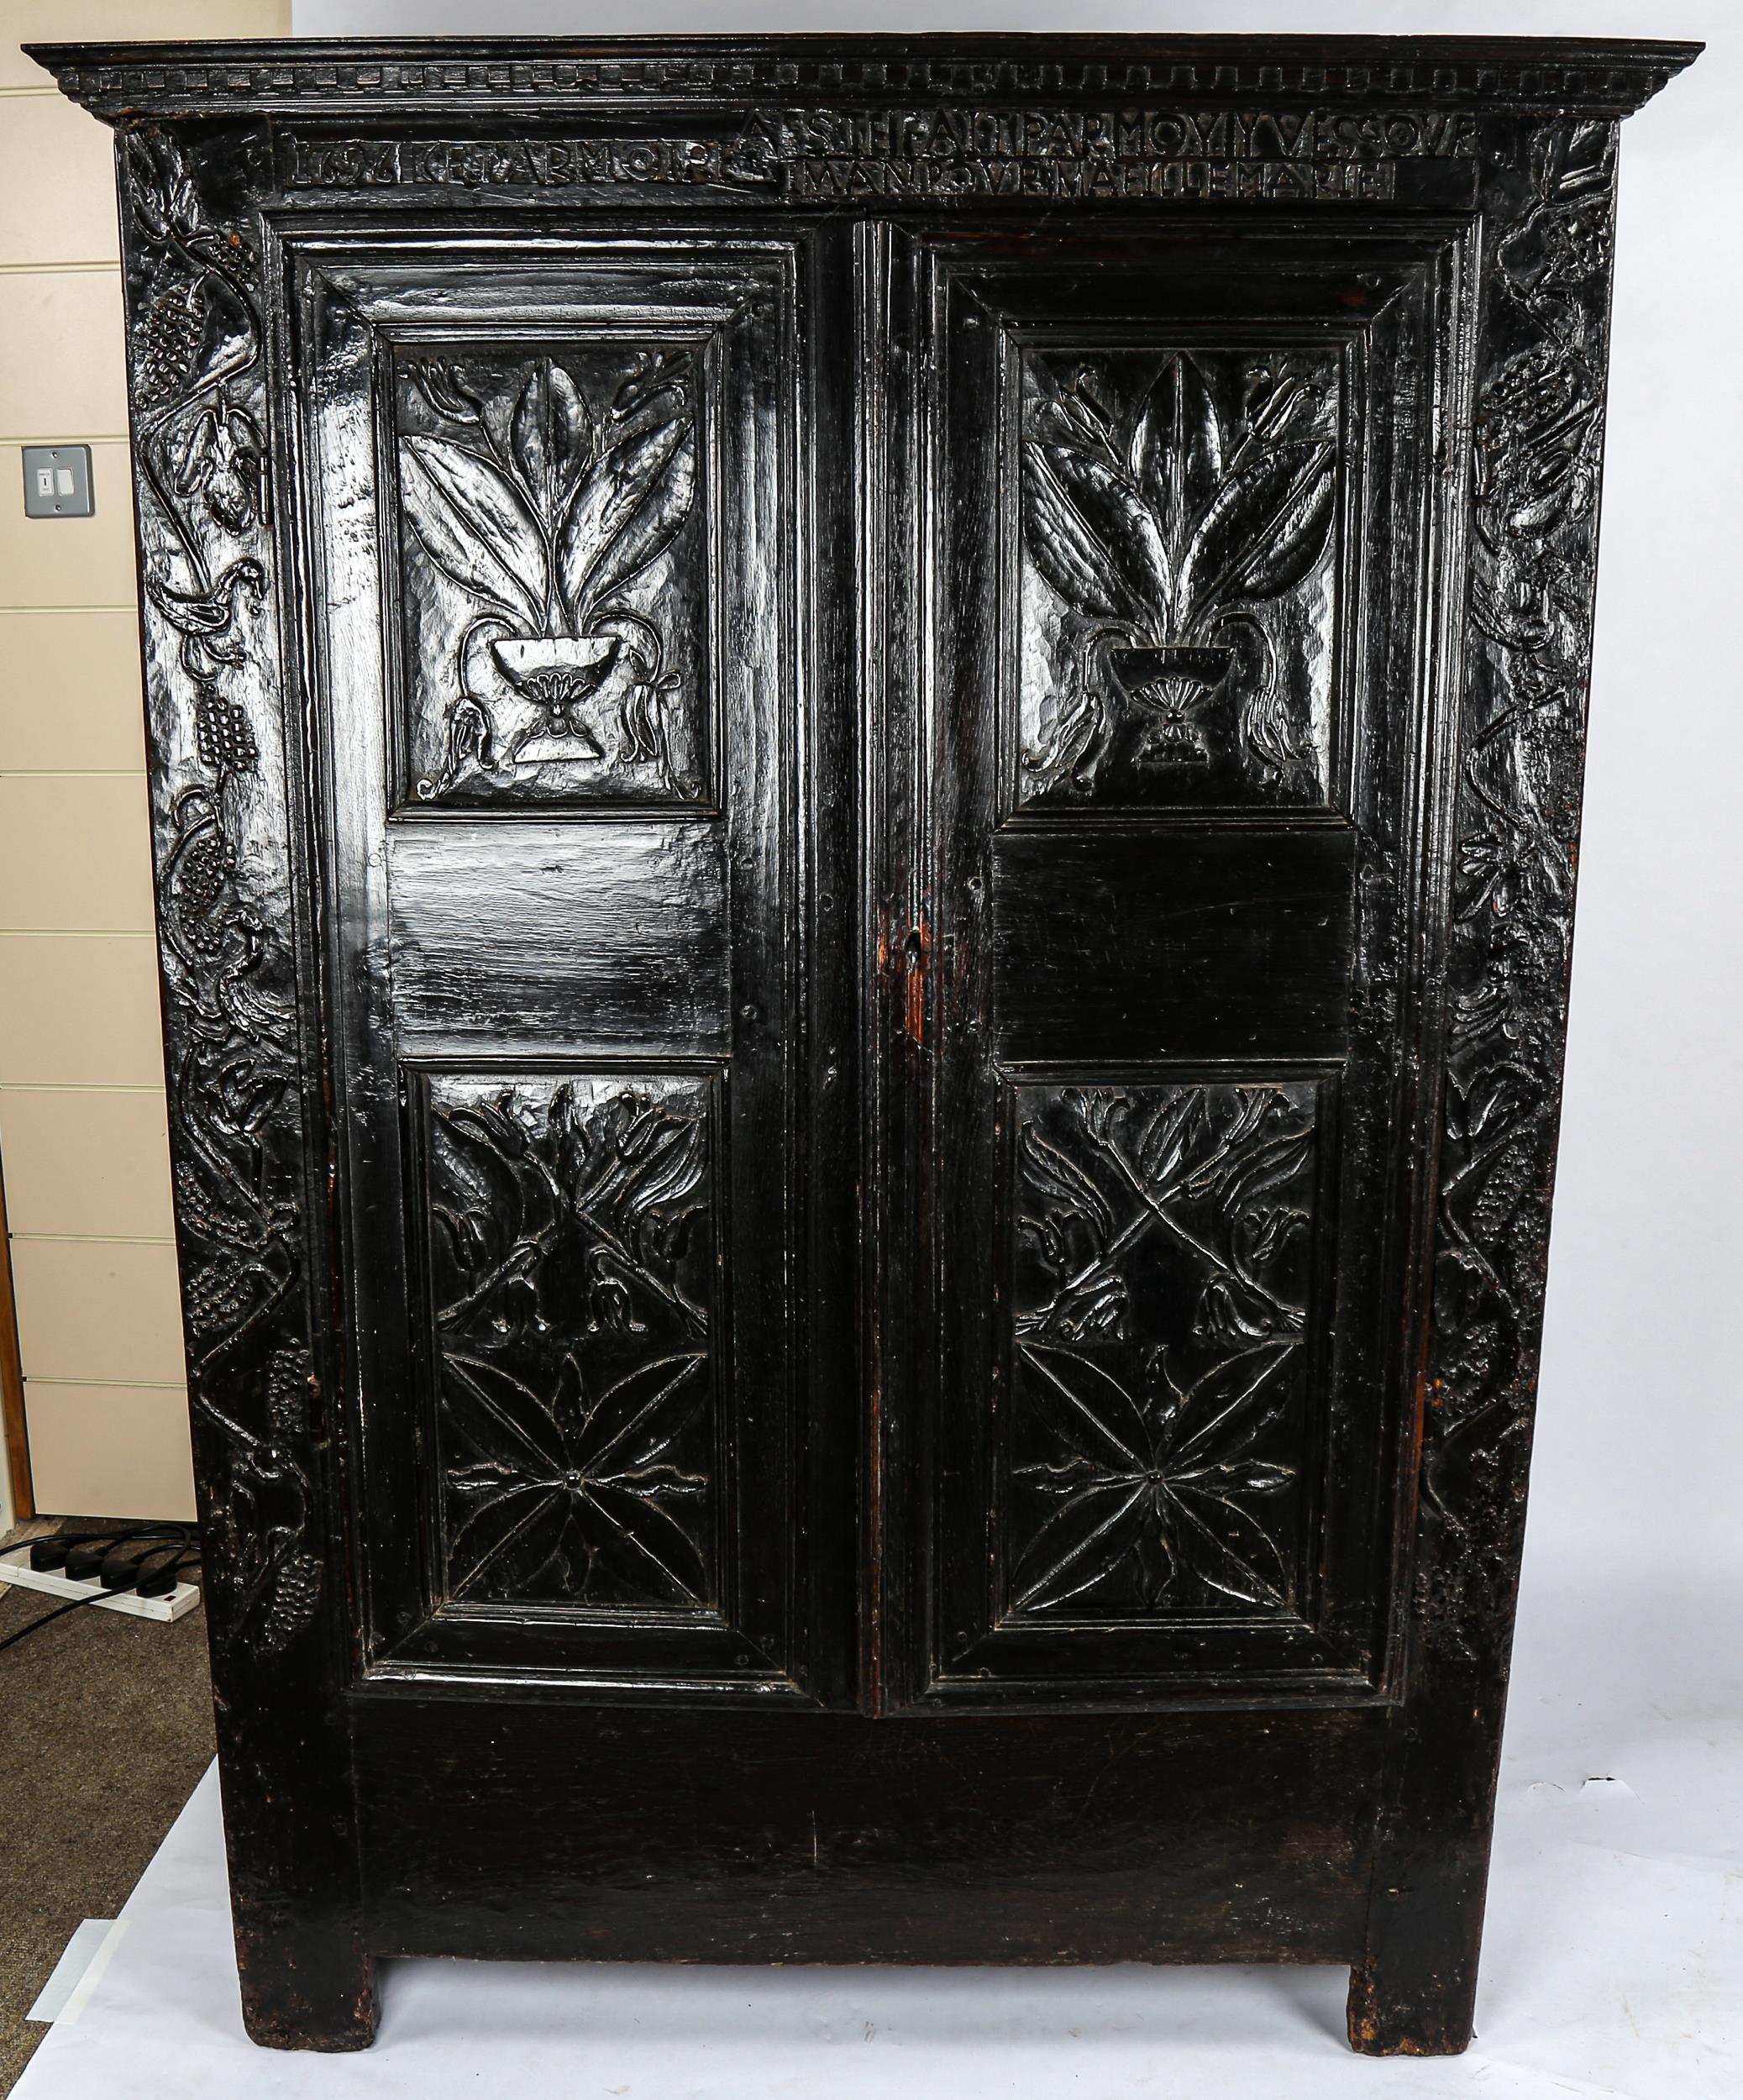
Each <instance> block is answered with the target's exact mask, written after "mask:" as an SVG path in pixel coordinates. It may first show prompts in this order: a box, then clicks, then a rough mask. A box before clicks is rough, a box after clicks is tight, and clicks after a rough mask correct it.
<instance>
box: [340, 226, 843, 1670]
mask: <svg viewBox="0 0 1743 2100" xmlns="http://www.w3.org/2000/svg"><path fill="white" fill-rule="evenodd" d="M796 254H797V250H796V249H795V246H794V244H792V243H790V241H770V242H768V243H759V241H757V240H756V239H753V238H750V237H748V236H735V237H734V238H732V239H720V240H717V241H711V240H709V239H706V238H698V237H696V236H695V235H694V234H689V235H687V236H686V238H685V239H684V240H683V242H682V243H677V242H662V241H659V240H657V239H653V238H651V237H640V238H638V239H609V240H603V239H602V240H600V241H597V242H595V243H591V244H590V243H588V242H586V241H572V242H564V243H551V244H546V245H543V246H542V247H540V248H538V249H536V250H535V249H532V248H531V247H530V246H528V245H525V244H523V245H522V246H519V247H516V246H512V245H505V244H497V245H496V246H495V247H492V246H491V244H490V243H488V242H478V243H475V244H472V246H471V248H470V250H468V251H465V252H461V253H459V254H457V253H456V252H455V247H454V244H452V243H449V244H434V243H432V244H428V245H426V246H419V245H418V244H416V243H415V242H414V243H409V244H398V245H396V246H394V247H391V248H389V247H375V248H371V247H367V246H358V245H355V244H349V243H348V244H344V245H342V246H341V245H334V246H333V247H331V248H327V247H323V245H322V244H320V243H319V242H311V243H308V244H305V245H304V246H303V247H302V249H301V250H300V255H301V265H300V277H299V286H300V291H299V309H298V310H299V317H300V320H299V326H300V334H301V341H300V344H299V350H298V354H299V356H300V360H301V364H302V375H301V379H300V382H299V390H300V395H301V398H302V402H303V417H304V428H303V430H302V440H301V442H302V446H303V448H304V450H305V454H306V480H307V515H308V528H307V532H308V539H309V553H310V557H311V563H312V575H313V578H314V583H313V593H312V596H313V604H312V621H311V625H312V631H313V636H314V644H313V662H314V666H315V680H314V682H315V685H316V688H317V690H316V694H315V706H314V713H315V717H316V719H317V723H318V732H317V735H318V744H319V747H320V749H321V751H322V753H323V764H322V766H321V769H320V770H321V775H322V779H323V790H322V791H323V795H324V806H323V809H322V810H321V811H320V812H319V818H318V833H319V835H320V836H321V837H323V840H324V842H325V844H324V848H323V851H324V854H325V858H326V865H325V866H324V868H323V870H322V871H321V873H322V877H323V882H324V884H325V886H326V891H327V895H328V913H329V938H328V987H329V989H328V1002H329V1011H330V1016H331V1020H330V1026H331V1027H332V1032H333V1056H334V1060H335V1064H336V1068H337V1084H338V1088H339V1095H340V1110H341V1112H340V1114H339V1117H338V1118H337V1121H338V1124H339V1152H338V1156H337V1158H336V1160H335V1163H334V1164H335V1174H336V1186H337V1190H338V1203H339V1228H340V1233H341V1247H342V1263H341V1267H342V1272H343V1273H342V1280H341V1284H340V1298H341V1301H342V1318H343V1326H344V1332H345V1334H346V1336H347V1337H348V1340H349V1359H350V1360H349V1375H350V1376H351V1377H352V1378H354V1381H355V1386H356V1400H357V1405H356V1414H357V1416H358V1419H360V1421H361V1424H362V1436H363V1452H362V1482H363V1486H362V1491H361V1497H360V1503H361V1509H362V1516H361V1520H360V1525H359V1530H360V1551H361V1557H362V1560H363V1564H364V1566H365V1570H366V1576H367V1580H366V1585H365V1588H366V1622H367V1635H366V1638H367V1641H368V1643H369V1647H370V1661H371V1664H372V1667H373V1668H374V1669H375V1671H376V1672H378V1673H381V1672H386V1673H388V1674H391V1673H393V1672H396V1671H401V1672H403V1671H407V1670H412V1671H416V1672H421V1673H423V1674H425V1675H428V1674H430V1673H431V1672H435V1673H437V1674H439V1673H441V1672H444V1670H452V1671H457V1672H461V1673H464V1672H467V1671H479V1670H482V1671H485V1672H488V1673H491V1674H493V1675H494V1674H499V1673H501V1672H509V1673H511V1674H512V1673H515V1672H522V1673H525V1672H532V1673H533V1674H537V1673H538V1672H541V1671H554V1672H560V1673H561V1674H562V1675H563V1676H564V1677H565V1678H568V1679H570V1680H575V1679H580V1680H581V1681H584V1682H585V1681H589V1680H591V1681H594V1682H596V1683H597V1684H598V1685H600V1686H601V1688H609V1687H619V1688H627V1689H628V1690H630V1691H631V1692H633V1693H638V1695H641V1696H646V1693H647V1690H648V1687H649V1685H650V1684H653V1685H658V1686H659V1687H661V1688H665V1689H669V1690H671V1691H674V1692H683V1693H695V1692H696V1691H699V1690H700V1691H701V1692H704V1693H708V1692H713V1693H725V1694H727V1695H728V1696H730V1695H732V1693H734V1692H739V1693H743V1694H744V1695H745V1696H753V1697H756V1698H759V1699H760V1700H762V1701H764V1702H766V1700H767V1699H768V1698H769V1697H771V1696H773V1697H776V1698H779V1697H780V1696H781V1695H783V1694H785V1695H789V1696H794V1695H797V1693H798V1689H799V1686H800V1684H801V1681H802V1680H803V1678H804V1677H805V1675H806V1671H805V1667H804V1658H803V1656H802V1655H801V1628H800V1625H799V1623H798V1616H797V1614H798V1609H799V1607H798V1604H797V1603H796V1602H795V1599H797V1597H798V1595H799V1592H800V1589H801V1576H802V1574H803V1572H804V1571H802V1570H801V1569H800V1568H799V1567H797V1566H796V1564H795V1546H794V1532H795V1525H794V1492H795V1491H794V1486H793V1465H792V1440H791V1429H792V1419H791V1414H790V1409H791V1406H792V1383H793V1380H794V1378H795V1345H794V1323H795V1319H796V1318H798V1317H799V1316H800V1315H798V1314H797V1313H795V1299H794V1296H793V1293H794V1292H795V1289H796V1288H797V1278H798V1276H799V1264H800V1258H801V1257H800V1252H799V1249H798V1247H797V1245H796V1242H797V1239H798V1236H799V1232H800V1226H799V1223H798V1219H799V1210H798V1199H797V1196H796V1194H795V1152H794V1147H793V1141H792V1138H791V1135H790V1133H791V1130H792V1127H793V1124H794V1121H795V1117H794V1110H793V1100H794V1070H795V1058H796V1056H797V1053H798V1046H799V1044H800V1041H801V1031H800V1027H799V1025H798V1020H797V1014H798V1002H799V1000H800V995H801V987H800V985H799V984H798V982H797V970H796V966H795V961H794V958H793V953H792V950H791V943H790V937H789V931H788V930H789V927H790V924H791V921H792V918H793V916H794V914H795V911H797V909H798V908H799V891H798V888H797V876H796V873H795V869H796V866H797V853H796V843H795V842H796V839H797V836H798V833H797V822H798V819H797V816H796V813H795V803H794V797H795V780H796V779H797V777H798V774H799V762H798V759H797V756H796V752H797V746H796V743H795V734H796V731H795V724H797V723H798V722H799V720H800V714H801V700H802V697H803V696H802V695H801V690H800V685H801V668H800V662H799V652H798V649H797V647H796V644H795V591H794V588H793V585H792V581H791V579H792V577H793V575H794V573H795V553H794V547H793V539H794V534H795V518H796V517H797V515H798V512H799V505H798V502H797V501H796V498H795V489H796V487H797V482H796V480H795V475H796V471H797V468H796V460H797V446H798V432H797V426H796V422H795V397H796V390H795V381H794V377H793V374H794V370H795V358H794V350H793V338H794V331H795V325H796V321H795V314H796V304H795V282H796V281H797V273H796V266H795V255H796ZM407 1307H409V1308H410V1312H409V1317H408V1315H407Z"/></svg>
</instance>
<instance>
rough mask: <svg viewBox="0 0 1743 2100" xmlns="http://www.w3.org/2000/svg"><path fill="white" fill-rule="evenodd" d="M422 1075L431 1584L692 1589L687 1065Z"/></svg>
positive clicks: (695, 1337)
mask: <svg viewBox="0 0 1743 2100" xmlns="http://www.w3.org/2000/svg"><path fill="white" fill-rule="evenodd" d="M428 1089H429V1090H428V1126H427V1152H428V1205H429V1247H430V1267H431V1283H432V1286H433V1306H434V1321H435V1352H436V1357H437V1375H438V1444H439V1447H440V1477H441V1480H442V1485H443V1517H444V1569H443V1571H442V1578H441V1588H442V1591H443V1593H444V1594H445V1595H447V1596H449V1597H450V1598H453V1599H456V1600H458V1601H460V1602H469V1603H476V1602H493V1601H507V1600H513V1601H517V1602H531V1603H542V1604H582V1605H587V1606H591V1607H602V1608H606V1609H610V1608H613V1607H617V1608H622V1607H633V1608H636V1609H640V1610H643V1611H645V1610H647V1609H650V1608H652V1609H662V1608H664V1609H675V1610H694V1609H698V1608H703V1607H706V1606H708V1605H710V1604H712V1603H713V1602H714V1601H715V1600H716V1598H717V1592H718V1577H717V1566H716V1560H717V1556H716V1545H715V1541H716V1536H717V1517H716V1508H715V1504H716V1494H715V1473H716V1467H715V1463H714V1457H713V1426H712V1425H713V1412H714V1410H713V1378H712V1359H711V1316H710V1311H711V1276H712V1270H713V1265H714V1230H713V1222H712V1215H711V1205H712V1179H713V1175H712V1163H711V1156H712V1147H711V1131H710V1107H709V1087H708V1083H707V1082H706V1080H704V1079H684V1078H671V1077H664V1076H661V1077H638V1078H637V1079H634V1080H633V1082H632V1081H629V1080H626V1079H615V1078H614V1079H604V1078H556V1077H550V1078H543V1077H528V1078H520V1079H513V1080H505V1079H501V1078H491V1079H470V1078H463V1077H460V1076H458V1075H453V1074H437V1075H434V1076H433V1077H432V1078H431V1079H430V1080H429V1082H428Z"/></svg>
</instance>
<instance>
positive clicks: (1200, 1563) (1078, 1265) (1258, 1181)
mask: <svg viewBox="0 0 1743 2100" xmlns="http://www.w3.org/2000/svg"><path fill="white" fill-rule="evenodd" d="M1324 1084H1325V1083H1324V1082H1321V1081H1318V1080H1315V1079H1274V1080H1271V1079H1267V1080H1260V1081H1241V1082H1238V1083H1234V1082H1230V1083H1223V1082H1209V1083H1205V1082H1192V1083H1182V1084H1159V1083H1158V1084H1137V1085H1105V1084H1095V1085H1091V1084H1084V1085H1059V1084H1053V1083H1046V1084H1041V1083H1024V1084H1018V1085H1016V1087H1014V1088H1013V1089H1012V1098H1011V1116H1012V1124H1013V1128H1014V1131H1015V1142H1016V1173H1017V1189H1016V1206H1015V1213H1016V1241H1017V1244H1016V1250H1015V1262H1016V1274H1015V1289H1014V1293H1013V1297H1012V1301H1011V1331H1010V1335H1009V1347H1010V1352H1011V1375H1012V1381H1013V1386H1014V1401H1015V1408H1014V1418H1013V1421H1012V1424H1011V1429H1010V1431H1009V1441H1008V1448H1007V1453H1006V1458H1005V1467H1006V1473H1007V1488H1006V1494H1005V1504H1006V1509H1007V1515H1006V1519H1005V1552H1004V1556H1003V1562H1004V1588H1005V1597H1004V1604H1003V1610H1004V1614H1005V1620H1006V1622H1007V1623H1010V1622H1012V1621H1021V1620H1036V1619H1040V1620H1045V1621H1047V1622H1049V1623H1051V1622H1054V1621H1058V1620H1067V1619H1070V1620H1096V1621H1108V1620H1113V1621H1130V1620H1155V1619H1158V1618H1174V1617H1178V1616H1182V1615H1187V1616H1198V1615H1202V1614H1226V1613H1231V1612H1235V1613H1240V1614H1243V1615H1248V1616H1250V1615H1252V1614H1255V1613H1258V1614H1263V1613H1284V1614H1288V1613H1292V1612H1294V1610H1296V1609H1298V1608H1299V1572H1298V1571H1299V1563H1300V1560H1301V1551H1302V1546H1303V1543H1304V1540H1303V1524H1304V1517H1305V1506H1306V1503H1307V1500H1308V1483H1307V1472H1308V1458H1309V1454H1308V1448H1307V1444H1308V1425H1307V1414H1308V1398H1309V1394H1308V1356H1309V1338H1310V1280H1311V1279H1310V1270H1311V1263H1312V1255H1313V1243H1314V1240H1315V1208H1316V1206H1315V1179H1316V1157H1317V1152H1318V1148H1319V1137H1320V1123H1321V1120H1322V1119H1321V1115H1320V1100H1321V1095H1322V1091H1323V1087H1324Z"/></svg>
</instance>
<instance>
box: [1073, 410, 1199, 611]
mask: <svg viewBox="0 0 1743 2100" xmlns="http://www.w3.org/2000/svg"><path fill="white" fill-rule="evenodd" d="M1040 451H1041V458H1042V462H1043V464H1044V465H1045V466H1046V468H1047V471H1048V473H1049V474H1050V475H1052V477H1053V480H1054V481H1055V482H1056V483H1057V484H1058V488H1059V489H1060V491H1061V492H1062V494H1063V497H1064V499H1065V501H1067V502H1068V503H1069V505H1070V506H1071V507H1072V509H1073V510H1074V512H1075V513H1076V516H1077V518H1078V521H1079V528H1080V530H1081V531H1082V533H1083V534H1084V536H1085V537H1086V538H1088V539H1089V541H1090V543H1092V544H1093V545H1094V546H1095V547H1096V548H1097V549H1099V551H1100V562H1101V568H1102V571H1103V573H1104V575H1105V576H1107V577H1109V578H1110V579H1111V580H1113V582H1114V585H1115V590H1116V594H1117V598H1118V605H1117V610H1119V611H1121V612H1128V613H1133V614H1136V615H1137V617H1140V618H1141V619H1143V620H1145V621H1147V622H1155V621H1160V622H1166V621H1167V619H1168V613H1169V608H1170V606H1171V605H1172V603H1173V575H1172V572H1171V570H1170V569H1169V565H1168V549H1167V548H1166V547H1165V546H1164V545H1163V538H1162V532H1161V528H1160V527H1159V526H1158V523H1157V521H1156V519H1155V518H1154V517H1152V514H1151V512H1150V508H1149V506H1148V505H1147V503H1146V502H1145V501H1144V500H1143V498H1142V496H1140V495H1139V493H1138V491H1137V489H1136V488H1135V487H1134V486H1133V485H1132V483H1131V480H1130V478H1129V476H1128V475H1127V473H1126V469H1125V466H1124V463H1123V461H1116V460H1110V459H1105V458H1104V457H1102V456H1100V454H1099V453H1096V452H1091V451H1089V450H1087V449H1079V448H1078V447H1076V446H1074V445H1068V444H1049V445H1043V446H1042V447H1041V448H1040Z"/></svg>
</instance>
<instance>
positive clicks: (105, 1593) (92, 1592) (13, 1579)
mask: <svg viewBox="0 0 1743 2100" xmlns="http://www.w3.org/2000/svg"><path fill="white" fill-rule="evenodd" d="M17 1551H22V1552H23V1553H24V1564H23V1565H22V1566H20V1565H19V1563H18V1562H17V1561H16V1560H14V1559H13V1557H12V1553H13V1552H17ZM0 1583H16V1584H17V1586H18V1588H20V1589H39V1590H41V1591H42V1593H44V1595H45V1596H47V1597H63V1598H65V1599H66V1600H67V1601H68V1602H69V1603H71V1600H72V1599H74V1598H76V1597H81V1598H82V1597H88V1598H90V1599H92V1601H93V1603H94V1604H96V1606H97V1609H98V1610H99V1611H118V1612H122V1613H123V1614H125V1615H126V1616H127V1617H128V1618H129V1619H156V1620H162V1621H164V1622H165V1623H166V1624H167V1623H170V1622H172V1621H174V1620H177V1619H186V1616H187V1614H189V1612H191V1611H192V1610H193V1609H194V1608H195V1607H196V1606H197V1604H198V1603H199V1601H200V1586H199V1584H198V1583H176V1587H175V1588H174V1589H172V1590H171V1592H170V1593H169V1594H168V1596H166V1597H136V1596H135V1595H134V1593H133V1592H132V1591H131V1590H130V1589H105V1588H103V1586H102V1583H100V1582H98V1581H97V1579H96V1578H95V1577H93V1578H92V1580H91V1581H90V1582H88V1583H76V1582H74V1581H73V1579H72V1578H71V1576H69V1575H63V1574H61V1573H60V1571H59V1570H58V1569H55V1568H47V1567H31V1565H30V1548H29V1546H24V1547H22V1548H18V1547H13V1549H11V1551H9V1552H8V1553H5V1554H0Z"/></svg>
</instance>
